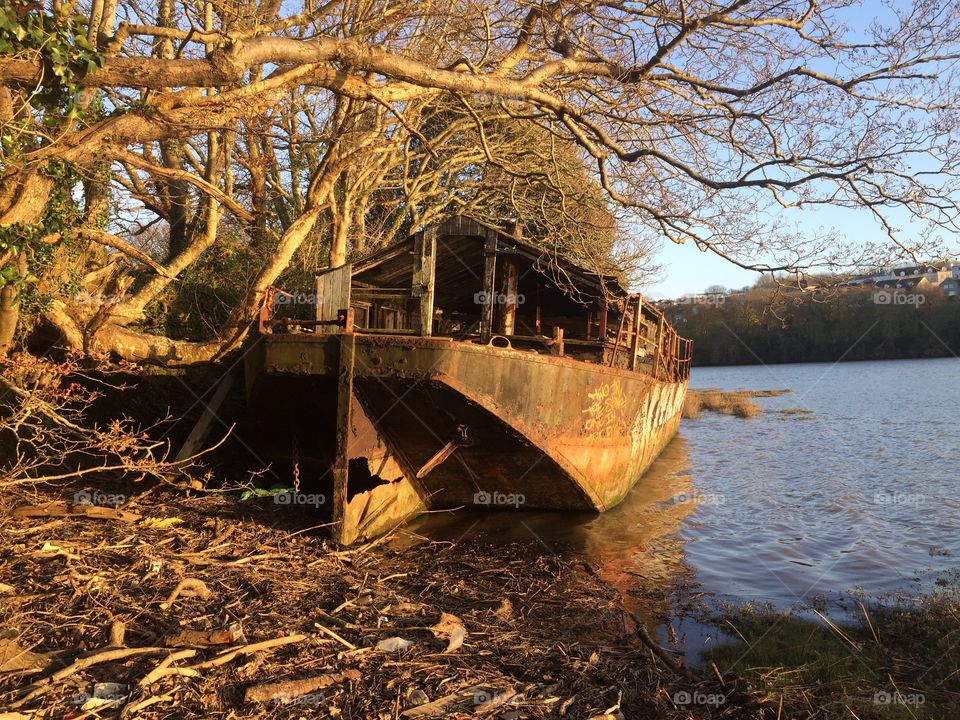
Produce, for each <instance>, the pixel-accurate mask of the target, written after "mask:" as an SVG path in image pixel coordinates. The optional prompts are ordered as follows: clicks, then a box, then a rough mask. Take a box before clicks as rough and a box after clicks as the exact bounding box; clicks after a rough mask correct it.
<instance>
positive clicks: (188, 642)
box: [163, 630, 243, 648]
mask: <svg viewBox="0 0 960 720" xmlns="http://www.w3.org/2000/svg"><path fill="white" fill-rule="evenodd" d="M242 639H243V635H242V633H241V632H240V631H239V630H184V631H183V632H180V633H177V634H176V635H171V636H170V637H167V638H164V640H163V644H164V645H166V646H167V647H177V648H181V647H208V646H211V645H229V644H231V643H235V642H238V641H240V640H242Z"/></svg>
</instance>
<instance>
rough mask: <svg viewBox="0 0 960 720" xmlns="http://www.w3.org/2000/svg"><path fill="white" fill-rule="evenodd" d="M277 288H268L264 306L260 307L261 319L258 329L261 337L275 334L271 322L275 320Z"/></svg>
mask: <svg viewBox="0 0 960 720" xmlns="http://www.w3.org/2000/svg"><path fill="white" fill-rule="evenodd" d="M276 292H277V290H276V288H273V287H268V288H267V292H266V296H265V297H264V299H263V305H261V306H260V318H259V323H258V328H259V330H260V334H261V335H265V334H267V333H270V332H273V328H271V327H270V322H271V321H272V320H273V310H274V301H275V295H276Z"/></svg>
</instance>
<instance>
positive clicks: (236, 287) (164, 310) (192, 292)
mask: <svg viewBox="0 0 960 720" xmlns="http://www.w3.org/2000/svg"><path fill="white" fill-rule="evenodd" d="M196 232H203V229H202V228H198V229H197V230H196ZM261 262H262V259H261V258H260V257H259V256H258V255H257V253H256V252H255V251H254V250H253V249H252V248H251V247H250V246H249V244H247V243H246V242H244V240H243V238H242V237H241V234H240V233H239V232H237V233H234V232H231V231H229V230H227V231H224V232H222V233H221V235H220V238H219V239H218V241H217V244H216V245H215V246H214V247H212V248H211V249H210V250H208V251H207V252H206V253H204V255H203V256H202V257H201V258H200V260H199V261H197V262H196V263H194V264H193V265H191V266H190V268H189V269H188V270H187V271H186V272H185V273H184V274H183V275H182V276H181V280H180V282H179V283H177V284H176V285H172V286H170V287H169V288H168V289H167V290H166V291H165V292H164V293H163V294H162V295H161V296H160V297H159V298H158V299H157V300H156V301H155V302H153V303H151V304H150V305H149V306H148V307H147V320H146V323H145V325H144V327H145V329H146V330H148V331H149V332H155V333H161V334H163V335H165V336H166V337H170V338H174V339H178V340H194V341H200V340H205V339H207V338H209V337H211V336H212V335H214V334H215V333H216V332H217V331H218V330H219V329H220V328H221V327H222V325H223V324H224V323H225V322H226V321H227V320H228V319H229V317H230V314H231V313H232V311H233V310H234V308H236V307H237V306H238V305H240V304H241V303H242V302H243V300H244V298H245V295H246V289H247V288H248V287H249V285H250V284H251V283H252V281H253V278H254V275H255V273H256V271H257V270H258V269H259V267H260V265H261Z"/></svg>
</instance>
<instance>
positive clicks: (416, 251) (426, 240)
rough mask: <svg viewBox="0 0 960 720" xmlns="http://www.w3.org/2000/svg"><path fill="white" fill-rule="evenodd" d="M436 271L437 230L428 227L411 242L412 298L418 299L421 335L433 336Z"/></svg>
mask: <svg viewBox="0 0 960 720" xmlns="http://www.w3.org/2000/svg"><path fill="white" fill-rule="evenodd" d="M436 270H437V229H436V227H435V226H434V227H428V228H426V229H425V230H424V231H423V232H419V233H417V235H416V237H415V238H414V241H413V288H412V293H413V296H414V297H419V298H420V312H419V316H418V319H417V323H418V324H417V329H418V330H419V332H420V334H421V335H424V336H429V335H433V290H434V280H435V276H436Z"/></svg>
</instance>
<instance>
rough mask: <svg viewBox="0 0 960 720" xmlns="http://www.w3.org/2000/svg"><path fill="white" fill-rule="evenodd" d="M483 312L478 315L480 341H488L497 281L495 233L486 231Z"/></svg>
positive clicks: (491, 331) (491, 325)
mask: <svg viewBox="0 0 960 720" xmlns="http://www.w3.org/2000/svg"><path fill="white" fill-rule="evenodd" d="M483 257H484V265H483V314H482V315H481V316H480V342H482V343H484V344H486V343H488V342H490V337H491V336H492V335H493V303H494V300H495V299H496V298H495V297H494V293H495V291H496V281H497V234H496V233H495V232H494V231H492V230H488V231H487V240H486V242H485V243H484V244H483Z"/></svg>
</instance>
